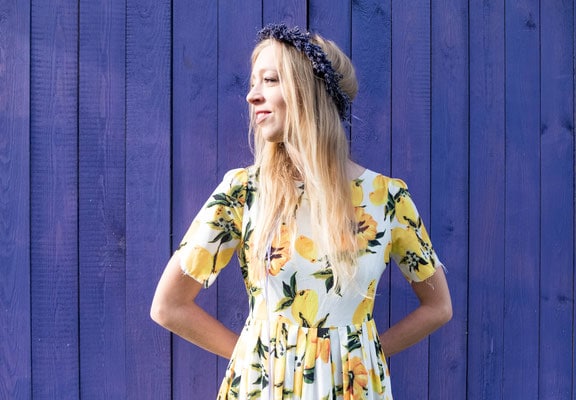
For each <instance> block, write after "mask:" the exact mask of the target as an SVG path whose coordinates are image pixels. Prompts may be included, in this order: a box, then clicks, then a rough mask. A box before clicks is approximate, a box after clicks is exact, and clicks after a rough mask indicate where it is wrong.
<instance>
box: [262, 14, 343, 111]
mask: <svg viewBox="0 0 576 400" xmlns="http://www.w3.org/2000/svg"><path fill="white" fill-rule="evenodd" d="M266 39H275V40H277V41H279V42H282V43H286V44H290V45H292V46H294V47H295V48H296V49H298V50H300V51H301V52H302V53H304V55H306V57H308V59H309V60H310V62H311V63H312V70H313V71H314V75H316V76H317V77H318V78H320V79H322V80H323V81H324V83H325V85H326V91H327V92H328V94H329V95H330V97H332V100H334V103H335V104H336V107H337V108H338V114H339V115H340V119H342V120H346V119H347V117H348V109H349V107H350V103H351V101H350V97H349V96H348V95H347V94H346V93H344V92H343V91H342V89H341V88H340V85H339V82H340V80H341V79H342V75H340V74H338V73H336V71H334V68H333V67H332V63H331V62H330V60H329V59H328V56H327V55H326V53H324V51H323V50H322V48H321V47H320V46H319V45H317V44H315V43H312V42H311V41H310V39H311V35H310V33H309V32H306V31H302V30H300V28H298V27H294V28H288V27H287V26H286V25H285V24H269V25H266V26H265V27H264V28H263V29H262V30H260V32H258V42H261V41H263V40H266Z"/></svg>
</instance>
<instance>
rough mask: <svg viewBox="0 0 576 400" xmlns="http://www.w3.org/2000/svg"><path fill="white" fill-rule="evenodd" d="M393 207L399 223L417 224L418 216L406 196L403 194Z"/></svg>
mask: <svg viewBox="0 0 576 400" xmlns="http://www.w3.org/2000/svg"><path fill="white" fill-rule="evenodd" d="M394 207H395V209H396V218H397V219H398V221H400V223H402V224H408V221H412V222H414V223H417V222H418V214H417V213H416V209H415V208H414V205H413V204H412V201H411V200H410V198H409V197H408V195H407V194H403V195H401V196H400V197H399V198H398V199H396V205H395V206H394Z"/></svg>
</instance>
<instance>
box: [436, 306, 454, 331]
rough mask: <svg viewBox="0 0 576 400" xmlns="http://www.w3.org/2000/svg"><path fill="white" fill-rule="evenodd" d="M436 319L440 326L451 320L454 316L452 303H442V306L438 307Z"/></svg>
mask: <svg viewBox="0 0 576 400" xmlns="http://www.w3.org/2000/svg"><path fill="white" fill-rule="evenodd" d="M435 314H436V321H437V324H438V326H439V327H440V326H442V325H444V324H447V323H448V322H450V320H451V319H452V316H453V311H452V303H451V302H447V303H446V304H442V305H441V306H440V307H437V309H436V313H435Z"/></svg>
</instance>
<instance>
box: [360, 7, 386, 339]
mask: <svg viewBox="0 0 576 400" xmlns="http://www.w3.org/2000/svg"><path fill="white" fill-rule="evenodd" d="M391 6H392V3H391V1H386V2H384V3H382V2H381V1H376V0H363V1H357V2H353V4H352V29H351V33H352V34H351V37H352V39H351V49H352V50H351V53H352V58H353V61H354V66H355V68H356V76H357V78H358V83H359V90H358V95H357V97H356V99H354V101H353V103H352V119H351V144H350V150H351V154H352V159H354V160H355V161H356V162H357V163H359V164H361V165H362V166H364V167H367V168H369V169H371V170H373V171H378V172H380V173H382V174H385V175H390V162H391V157H390V153H391V148H390V146H391V133H390V128H391V120H392V118H391V117H392V115H391V107H392V93H391V87H392V80H391V78H392V74H391V72H392V61H391V43H392V38H391V35H392V14H391V12H392V10H391ZM377 296H378V297H377V302H376V304H375V307H374V319H375V320H376V323H377V325H378V328H379V330H380V331H383V330H384V329H386V328H387V327H388V326H389V324H390V309H389V307H390V268H388V270H386V271H385V273H384V275H383V277H382V279H381V281H380V283H379V285H378V289H377Z"/></svg>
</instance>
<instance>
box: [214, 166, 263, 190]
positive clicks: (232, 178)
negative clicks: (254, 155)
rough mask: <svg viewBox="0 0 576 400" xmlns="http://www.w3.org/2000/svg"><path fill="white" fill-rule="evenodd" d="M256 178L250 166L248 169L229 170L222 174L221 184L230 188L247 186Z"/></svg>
mask: <svg viewBox="0 0 576 400" xmlns="http://www.w3.org/2000/svg"><path fill="white" fill-rule="evenodd" d="M255 176H256V172H255V167H254V166H253V165H250V166H248V167H239V168H232V169H229V170H228V171H226V172H225V173H224V177H223V178H222V182H224V183H228V184H230V186H237V185H242V186H247V185H249V184H250V182H251V181H253V180H254V177H255Z"/></svg>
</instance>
